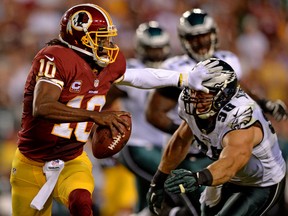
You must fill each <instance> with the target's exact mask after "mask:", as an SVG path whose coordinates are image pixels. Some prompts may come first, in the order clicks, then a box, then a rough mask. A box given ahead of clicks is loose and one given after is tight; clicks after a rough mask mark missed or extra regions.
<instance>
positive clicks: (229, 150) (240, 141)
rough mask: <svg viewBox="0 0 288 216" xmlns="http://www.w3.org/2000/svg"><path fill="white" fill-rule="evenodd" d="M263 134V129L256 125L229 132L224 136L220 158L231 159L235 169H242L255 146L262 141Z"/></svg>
mask: <svg viewBox="0 0 288 216" xmlns="http://www.w3.org/2000/svg"><path fill="white" fill-rule="evenodd" d="M261 134H262V132H261V129H260V128H258V127H255V126H251V127H249V128H247V129H240V130H234V131H231V132H229V133H227V134H226V135H225V136H224V138H223V142H222V145H223V147H224V148H223V150H222V152H221V154H220V159H221V158H226V159H231V161H234V164H233V167H234V169H236V170H239V169H241V168H242V167H243V166H244V165H245V164H246V163H247V162H248V160H249V158H250V157H251V154H252V150H253V147H254V146H256V145H257V144H259V143H260V142H261V138H262V135H261Z"/></svg>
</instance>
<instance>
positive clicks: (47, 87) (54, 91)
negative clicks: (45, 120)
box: [33, 81, 61, 116]
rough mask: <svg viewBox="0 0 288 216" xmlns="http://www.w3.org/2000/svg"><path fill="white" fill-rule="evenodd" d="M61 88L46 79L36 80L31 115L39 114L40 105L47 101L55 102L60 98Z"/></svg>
mask: <svg viewBox="0 0 288 216" xmlns="http://www.w3.org/2000/svg"><path fill="white" fill-rule="evenodd" d="M60 94H61V88H60V87H59V86H58V85H55V84H52V83H50V82H46V81H38V82H37V84H36V86H35V89H34V98H33V115H34V116H39V115H41V107H42V106H43V105H45V104H47V103H51V102H52V103H53V102H57V101H58V99H59V98H60Z"/></svg>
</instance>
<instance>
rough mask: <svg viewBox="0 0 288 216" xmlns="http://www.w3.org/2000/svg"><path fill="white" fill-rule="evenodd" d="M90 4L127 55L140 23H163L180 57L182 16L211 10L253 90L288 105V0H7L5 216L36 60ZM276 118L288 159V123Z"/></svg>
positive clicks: (1, 140)
mask: <svg viewBox="0 0 288 216" xmlns="http://www.w3.org/2000/svg"><path fill="white" fill-rule="evenodd" d="M87 2H90V3H94V4H98V5H99V6H102V7H103V8H104V9H105V10H107V11H108V12H109V13H110V15H111V16H112V19H113V22H114V24H115V25H116V27H117V29H118V37H117V39H116V43H117V44H118V45H119V47H120V49H121V50H122V51H123V52H124V54H125V55H126V57H127V58H130V57H134V47H133V43H132V41H133V37H134V34H135V30H136V28H137V26H138V25H139V24H140V23H142V22H146V21H150V20H157V21H158V22H159V23H160V24H161V25H162V26H163V27H164V28H165V29H166V30H167V31H168V32H169V33H170V35H171V45H172V54H173V55H176V54H181V53H182V52H183V51H182V47H181V46H180V43H179V40H178V35H177V30H176V26H177V24H178V21H179V18H180V16H181V15H182V13H183V12H184V11H186V10H190V9H191V8H194V7H200V8H202V9H204V10H206V11H207V12H208V13H209V14H210V15H211V16H212V17H213V18H214V19H215V20H216V23H217V24H218V28H219V29H218V30H219V32H218V34H219V43H220V48H221V49H225V50H230V51H232V52H234V53H236V54H237V55H238V56H239V58H240V60H241V64H242V68H243V71H244V77H243V80H245V83H246V84H247V86H248V87H249V88H250V89H253V90H254V91H255V92H256V93H257V94H258V95H260V96H263V97H266V98H268V99H271V100H275V99H281V100H283V101H284V102H285V103H286V105H288V96H287V92H288V1H287V0H233V1H231V0H218V1H214V0H145V1H144V0H98V1H93V0H91V1H83V0H82V1H81V0H69V1H64V0H1V1H0V29H1V30H0V91H1V94H0V197H1V198H0V199H1V200H0V216H6V215H5V213H4V210H3V209H4V208H8V209H9V205H10V203H9V202H10V200H9V193H10V185H9V175H10V167H11V160H12V157H13V154H14V150H15V148H16V141H17V131H18V130H19V128H20V118H21V108H22V107H21V106H22V97H23V88H24V83H25V80H26V75H27V73H28V71H29V67H30V65H31V61H32V59H33V57H34V55H35V54H36V53H37V52H38V50H39V49H41V48H42V47H43V46H44V45H45V43H46V42H48V41H49V40H50V39H53V38H56V37H58V32H59V21H60V19H61V16H62V15H63V13H64V12H65V11H66V10H67V9H68V8H70V7H71V6H73V5H75V4H79V3H87ZM271 121H272V123H273V124H274V127H275V129H276V132H277V133H278V134H279V137H280V141H281V147H282V149H283V154H284V156H285V158H286V159H287V158H288V121H287V120H286V121H282V122H276V121H274V120H273V119H272V118H271ZM95 178H96V177H95ZM100 181H103V179H102V180H99V182H100ZM96 184H97V183H96ZM287 205H288V204H287ZM7 206H8V207H7Z"/></svg>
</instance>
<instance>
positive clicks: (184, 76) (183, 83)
mask: <svg viewBox="0 0 288 216" xmlns="http://www.w3.org/2000/svg"><path fill="white" fill-rule="evenodd" d="M187 86H188V73H180V76H179V80H178V87H187Z"/></svg>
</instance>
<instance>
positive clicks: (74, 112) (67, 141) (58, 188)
mask: <svg viewBox="0 0 288 216" xmlns="http://www.w3.org/2000/svg"><path fill="white" fill-rule="evenodd" d="M115 36H117V29H116V27H115V26H114V25H113V23H112V20H111V17H110V15H109V14H108V13H107V12H106V11H105V10H104V9H102V8H101V7H99V6H97V5H94V4H80V5H76V6H74V7H72V8H70V9H69V10H67V11H66V12H65V13H64V15H63V17H62V19H61V21H60V34H59V39H53V40H51V41H50V42H48V43H47V46H46V47H44V48H43V49H41V50H40V51H39V52H38V53H37V55H36V56H35V58H34V60H33V62H32V67H31V69H30V72H29V74H28V77H27V80H26V84H25V90H24V101H23V114H22V125H21V126H22V129H21V130H20V131H19V134H18V135H19V140H18V148H17V150H16V154H15V157H14V160H13V163H12V170H11V178H10V181H11V186H12V209H13V215H23V214H25V215H39V214H41V215H51V209H52V201H53V199H56V200H57V201H59V202H60V203H62V204H64V205H65V206H67V207H68V209H69V211H70V214H71V215H77V216H78V215H82V216H85V215H92V210H91V206H92V199H91V194H92V191H93V189H94V179H93V176H92V173H91V170H92V165H91V162H90V160H89V159H88V157H87V155H86V153H85V152H84V151H83V145H84V144H85V143H86V141H87V139H88V137H89V133H90V130H91V128H92V126H93V124H97V125H106V126H108V127H109V128H110V130H111V132H112V134H113V136H114V137H116V135H117V133H119V132H120V133H122V130H123V127H128V126H129V125H127V123H126V122H125V121H123V120H122V119H121V118H120V116H121V115H130V114H129V113H128V112H124V111H118V112H116V111H115V112H112V111H111V112H100V111H101V109H102V107H103V106H104V104H105V101H106V94H107V92H108V90H109V89H110V87H111V85H112V84H124V85H131V86H134V87H139V88H155V87H163V86H169V85H171V86H189V87H190V88H194V89H198V90H204V91H207V90H208V89H207V88H206V87H204V86H203V85H202V84H201V83H202V81H203V80H205V79H208V78H210V77H213V76H217V75H219V72H220V71H219V69H221V67H218V66H217V64H216V65H215V64H213V65H210V66H207V65H206V66H205V65H201V66H199V67H198V68H193V69H192V68H191V71H190V72H189V73H186V72H184V73H182V72H178V71H171V70H160V69H149V68H146V69H141V70H140V69H127V70H126V60H125V58H124V55H123V54H122V53H121V51H120V50H119V47H118V46H117V45H116V44H114V43H113V38H114V37H115ZM38 211H39V212H40V213H39V212H38Z"/></svg>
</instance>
